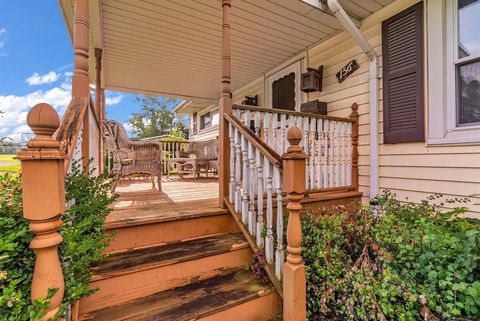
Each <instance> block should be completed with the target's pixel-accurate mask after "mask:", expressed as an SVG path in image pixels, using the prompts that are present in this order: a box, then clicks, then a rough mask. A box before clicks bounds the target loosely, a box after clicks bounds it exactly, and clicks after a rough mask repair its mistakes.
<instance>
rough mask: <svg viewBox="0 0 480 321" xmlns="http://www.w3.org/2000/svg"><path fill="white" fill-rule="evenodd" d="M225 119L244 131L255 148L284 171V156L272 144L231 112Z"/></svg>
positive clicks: (243, 133)
mask: <svg viewBox="0 0 480 321" xmlns="http://www.w3.org/2000/svg"><path fill="white" fill-rule="evenodd" d="M225 119H226V120H227V121H228V122H229V123H230V124H232V125H233V126H235V128H236V129H237V130H238V131H240V133H242V135H243V136H245V138H246V139H247V140H248V141H249V142H250V143H252V144H253V145H254V146H255V148H257V149H258V150H260V152H261V153H262V154H263V155H264V156H265V157H266V158H267V159H268V160H269V161H270V162H271V163H272V164H273V165H274V166H275V167H277V168H278V169H279V170H280V172H282V156H280V155H279V154H278V153H277V152H275V151H274V150H273V149H272V148H271V147H270V146H268V145H267V144H265V143H264V142H262V141H261V140H260V138H258V137H257V136H255V134H254V133H253V132H252V131H251V130H250V129H249V128H247V127H246V126H245V125H244V124H242V122H241V121H240V120H238V118H236V117H235V116H233V115H231V114H225Z"/></svg>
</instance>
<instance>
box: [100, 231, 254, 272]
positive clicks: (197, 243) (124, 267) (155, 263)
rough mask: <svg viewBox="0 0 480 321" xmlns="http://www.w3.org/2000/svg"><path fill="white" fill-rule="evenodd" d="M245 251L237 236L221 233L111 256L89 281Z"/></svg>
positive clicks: (242, 238) (241, 240)
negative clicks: (235, 251)
mask: <svg viewBox="0 0 480 321" xmlns="http://www.w3.org/2000/svg"><path fill="white" fill-rule="evenodd" d="M244 248H248V242H247V240H245V238H244V237H243V235H242V234H241V233H223V234H216V235H212V236H207V237H201V238H196V239H192V240H187V241H182V242H174V243H169V244H165V245H158V246H150V247H146V248H140V249H134V250H131V251H125V252H120V253H116V254H113V255H111V256H110V257H108V258H107V259H106V260H105V261H103V262H102V263H101V264H100V265H98V266H96V267H94V268H93V272H94V275H93V278H92V281H96V280H102V279H106V278H111V277H115V276H119V275H123V274H128V273H133V272H138V271H141V270H146V269H153V268H156V267H161V266H166V265H172V264H177V263H181V262H185V261H191V260H195V259H200V258H203V257H208V256H213V255H217V254H220V253H226V252H230V251H234V250H240V249H244Z"/></svg>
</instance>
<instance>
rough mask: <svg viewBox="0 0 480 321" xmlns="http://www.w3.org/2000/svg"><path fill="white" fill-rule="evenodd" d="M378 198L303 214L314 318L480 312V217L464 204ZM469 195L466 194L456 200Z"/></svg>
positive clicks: (473, 316)
mask: <svg viewBox="0 0 480 321" xmlns="http://www.w3.org/2000/svg"><path fill="white" fill-rule="evenodd" d="M435 198H436V197H432V198H430V199H428V200H426V201H424V202H422V203H420V204H414V203H405V202H399V201H398V200H396V199H395V197H394V195H391V194H390V193H386V194H385V195H383V196H382V197H380V198H379V199H378V201H379V210H380V212H381V213H382V215H380V217H378V218H376V219H375V218H373V216H372V213H370V209H363V210H362V211H360V213H361V214H359V213H358V212H357V213H348V212H347V211H346V210H345V209H342V208H336V209H334V210H332V211H326V212H324V211H315V212H314V213H308V214H307V215H305V216H304V217H303V222H302V228H303V251H304V252H303V256H304V260H305V265H306V271H307V280H308V281H307V305H308V307H307V308H308V316H309V319H310V320H478V317H479V316H480V259H479V258H480V222H479V221H478V220H474V219H468V218H461V217H459V215H460V214H462V213H464V212H465V211H466V210H465V208H463V207H458V208H455V209H453V210H451V211H447V212H442V211H441V210H440V207H439V206H442V205H443V204H439V206H435V205H432V204H431V201H433V200H434V199H435ZM455 201H456V202H461V203H463V202H465V200H464V199H459V200H455Z"/></svg>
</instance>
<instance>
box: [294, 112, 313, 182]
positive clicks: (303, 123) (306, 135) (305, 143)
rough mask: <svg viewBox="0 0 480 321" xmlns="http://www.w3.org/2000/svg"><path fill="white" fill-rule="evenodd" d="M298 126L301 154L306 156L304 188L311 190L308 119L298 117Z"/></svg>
mask: <svg viewBox="0 0 480 321" xmlns="http://www.w3.org/2000/svg"><path fill="white" fill-rule="evenodd" d="M298 120H299V122H300V123H299V125H301V127H300V128H302V131H303V139H302V140H301V141H300V142H301V146H302V147H303V152H304V153H305V155H306V156H307V159H306V160H305V187H306V188H307V189H309V188H311V180H310V172H311V171H312V168H313V167H312V164H311V162H310V160H311V158H312V155H311V154H310V139H309V136H310V135H309V132H308V131H309V129H310V118H309V117H299V118H298Z"/></svg>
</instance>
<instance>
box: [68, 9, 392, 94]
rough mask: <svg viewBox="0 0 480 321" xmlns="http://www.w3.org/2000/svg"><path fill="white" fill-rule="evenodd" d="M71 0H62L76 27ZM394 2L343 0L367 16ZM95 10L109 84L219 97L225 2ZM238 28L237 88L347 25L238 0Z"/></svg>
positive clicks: (95, 33)
mask: <svg viewBox="0 0 480 321" xmlns="http://www.w3.org/2000/svg"><path fill="white" fill-rule="evenodd" d="M71 1H72V0H60V4H61V7H62V10H63V13H64V16H65V18H66V21H67V24H68V25H69V30H70V31H71V30H72V29H73V28H72V27H71V26H72V25H73V21H72V20H73V19H72V17H73V11H70V10H72V6H71V4H72V2H71ZM393 1H394V0H341V3H342V4H343V5H344V7H345V9H346V10H347V11H349V13H350V14H351V15H352V16H354V17H357V18H358V19H362V18H364V17H366V16H368V15H369V14H371V13H372V12H374V11H376V10H378V9H380V8H382V7H383V6H385V5H387V4H388V3H390V2H393ZM67 3H68V5H66V4H67ZM90 8H91V9H90V13H91V19H90V20H91V21H90V22H91V23H90V25H91V30H92V32H91V34H92V37H91V38H92V40H91V42H92V47H97V48H102V49H103V70H102V73H103V78H104V82H103V84H104V86H105V88H107V89H111V90H118V91H127V92H138V93H144V94H150V95H164V96H174V97H182V98H185V99H189V100H196V101H201V102H205V103H207V102H215V101H216V100H217V99H218V97H219V91H220V90H219V88H220V85H219V83H220V68H221V65H220V53H221V23H222V12H221V1H220V0H188V1H186V0H91V1H90ZM69 11H70V12H69ZM231 28H232V29H231V38H232V43H231V52H232V59H231V62H232V89H233V90H235V89H237V88H239V87H241V86H243V85H245V84H247V83H248V82H250V81H252V80H254V79H257V78H258V77H260V76H261V75H263V74H265V73H266V72H268V71H269V70H271V69H272V68H274V67H275V66H277V65H279V64H281V63H282V62H284V61H286V60H288V58H290V57H292V56H295V55H296V54H298V53H299V52H302V51H303V50H305V49H306V48H308V47H311V46H312V45H314V44H316V43H318V42H321V41H323V40H325V39H326V38H329V37H331V36H332V35H335V34H337V33H338V32H340V31H341V26H340V24H339V23H338V22H337V20H336V19H335V18H334V17H333V16H331V15H330V14H327V13H325V12H323V11H321V10H319V9H316V8H314V7H312V6H310V5H308V4H307V3H305V2H302V1H300V0H261V1H258V0H232V10H231ZM90 60H91V64H90V66H91V71H92V72H91V76H93V75H94V73H93V67H94V63H93V60H94V59H93V57H91V59H90ZM91 79H92V82H93V77H92V78H91Z"/></svg>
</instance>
